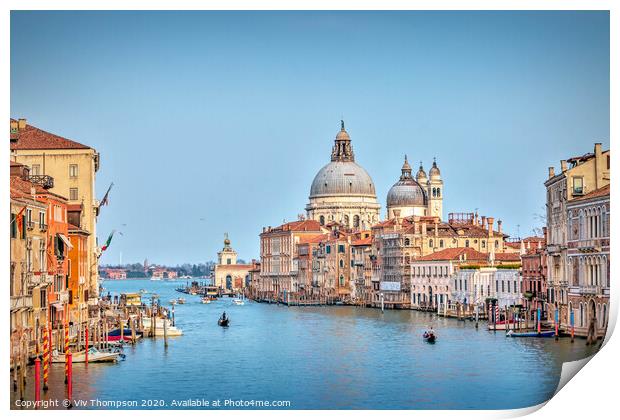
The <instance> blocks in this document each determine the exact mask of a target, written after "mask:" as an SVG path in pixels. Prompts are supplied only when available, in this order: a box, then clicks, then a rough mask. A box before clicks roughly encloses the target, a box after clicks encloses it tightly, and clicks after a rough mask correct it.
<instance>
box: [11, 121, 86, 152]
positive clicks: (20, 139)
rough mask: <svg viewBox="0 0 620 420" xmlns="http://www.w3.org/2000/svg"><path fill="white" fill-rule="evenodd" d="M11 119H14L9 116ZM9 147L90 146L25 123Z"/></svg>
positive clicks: (51, 147)
mask: <svg viewBox="0 0 620 420" xmlns="http://www.w3.org/2000/svg"><path fill="white" fill-rule="evenodd" d="M11 121H12V122H15V121H16V120H14V119H12V118H11ZM11 149H18V150H20V149H21V150H27V149H90V147H88V146H86V145H84V144H81V143H78V142H76V141H73V140H69V139H67V138H65V137H61V136H58V135H56V134H52V133H48V132H47V131H44V130H41V129H40V128H37V127H35V126H32V125H30V124H26V128H23V129H21V130H19V133H18V136H17V141H15V142H11Z"/></svg>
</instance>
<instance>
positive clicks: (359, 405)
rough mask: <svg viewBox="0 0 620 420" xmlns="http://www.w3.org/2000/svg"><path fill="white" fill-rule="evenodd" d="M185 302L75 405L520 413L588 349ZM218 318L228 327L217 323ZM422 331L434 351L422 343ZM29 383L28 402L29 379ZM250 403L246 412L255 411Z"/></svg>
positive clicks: (147, 284) (57, 386) (85, 379)
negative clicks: (170, 324) (190, 403)
mask: <svg viewBox="0 0 620 420" xmlns="http://www.w3.org/2000/svg"><path fill="white" fill-rule="evenodd" d="M184 284H185V282H180V281H179V282H162V281H150V280H123V281H106V282H105V283H104V287H105V288H106V289H107V290H106V293H107V291H109V292H110V293H112V295H114V294H120V293H121V292H135V291H138V290H139V289H146V290H147V291H148V292H149V293H150V292H156V293H158V294H159V295H160V298H161V302H162V304H163V305H166V306H168V301H169V300H170V299H172V298H175V297H179V296H180V294H179V293H177V292H176V291H175V288H177V287H179V285H184ZM147 296H150V295H147ZM143 298H144V297H143ZM185 298H186V300H187V303H186V304H185V305H178V306H176V307H175V313H176V324H177V326H178V327H179V328H181V329H182V330H183V333H184V334H183V336H182V337H174V338H170V340H169V346H168V348H167V349H166V348H164V341H163V338H158V339H149V338H145V339H143V340H141V341H140V342H139V343H138V344H137V345H135V346H133V347H132V346H126V347H125V354H126V359H125V360H124V361H122V362H120V363H117V364H113V365H111V364H90V365H89V366H88V367H86V366H84V365H83V364H76V365H74V369H73V372H74V387H73V397H74V399H81V400H93V399H98V400H99V402H98V403H97V404H98V405H99V408H103V405H104V404H107V405H108V407H107V408H114V406H115V405H116V404H117V403H116V402H117V401H135V402H136V403H137V404H138V407H136V408H142V409H148V408H167V409H169V408H175V407H173V406H171V404H173V402H174V401H185V400H188V399H194V400H197V401H209V402H210V404H211V407H212V404H213V403H212V401H216V400H220V402H221V404H222V406H221V408H241V407H238V406H237V407H233V406H230V405H229V406H225V402H226V400H234V401H239V400H243V401H245V403H244V404H252V402H251V401H269V402H271V401H288V402H290V406H288V407H286V408H291V409H508V408H521V407H527V406H532V405H536V404H539V403H541V402H544V401H545V400H547V399H549V398H550V397H551V396H552V395H553V392H554V390H555V389H556V387H557V384H558V381H559V378H560V372H561V367H562V363H563V362H566V361H572V360H577V359H581V358H584V357H587V356H589V355H591V354H593V352H594V351H595V350H596V349H595V348H593V347H588V346H586V345H585V341H584V340H580V339H576V340H575V342H574V343H571V342H570V339H568V338H561V339H560V340H559V341H557V342H556V341H555V340H553V339H544V338H520V339H517V338H507V337H505V335H504V334H503V333H502V332H497V333H494V332H490V331H487V329H486V324H485V323H481V325H480V329H479V330H476V329H475V328H474V324H473V322H470V321H466V322H462V321H457V320H454V319H444V318H438V317H436V316H435V315H432V314H428V313H421V312H416V311H406V310H402V311H395V310H392V311H385V313H383V314H382V313H381V311H380V310H376V309H368V308H356V307H348V306H331V307H307V308H297V307H291V308H287V307H285V306H278V305H267V304H259V303H255V302H248V303H246V305H244V306H236V305H233V304H232V301H231V299H228V298H223V299H220V300H218V301H216V302H213V303H211V304H208V305H205V304H202V303H201V302H200V298H199V297H198V296H185ZM223 311H226V313H227V314H229V316H230V319H231V326H230V327H229V328H221V327H219V326H218V325H217V319H218V317H219V316H220V314H221V313H222V312H223ZM431 323H432V325H433V327H434V329H435V331H436V332H437V335H438V337H439V338H438V341H437V342H436V343H435V344H428V343H425V342H424V341H423V340H422V333H423V332H424V330H425V329H426V328H428V326H429V325H430V324H431ZM597 347H598V346H597ZM63 369H64V367H63V365H62V364H54V365H53V366H52V369H51V372H50V385H51V386H50V388H51V389H50V390H49V391H48V392H47V393H46V394H42V395H43V398H44V399H59V400H62V399H64V398H65V386H64V384H63ZM28 378H29V381H28V384H27V399H30V400H32V399H33V395H34V391H33V382H34V381H33V379H32V372H29V375H28ZM11 392H12V394H11V408H16V405H15V400H16V394H15V393H14V392H13V391H12V388H11ZM143 400H148V401H147V402H143ZM88 404H89V408H97V407H93V403H92V402H89V403H88ZM161 404H164V407H161ZM254 404H255V405H253V406H252V405H248V406H247V408H259V407H258V406H257V405H256V403H254ZM259 404H260V403H259ZM284 404H286V403H284ZM211 407H207V408H211ZM60 408H62V407H60ZM202 408H204V407H202Z"/></svg>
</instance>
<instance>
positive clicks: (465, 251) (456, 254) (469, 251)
mask: <svg viewBox="0 0 620 420" xmlns="http://www.w3.org/2000/svg"><path fill="white" fill-rule="evenodd" d="M461 255H465V257H466V259H465V261H486V260H487V259H488V255H487V254H485V253H482V252H478V251H476V250H475V249H473V248H465V247H459V248H446V249H442V250H441V251H437V252H433V253H432V254H429V255H425V256H423V257H420V258H418V259H417V260H416V261H453V260H459V259H460V257H461Z"/></svg>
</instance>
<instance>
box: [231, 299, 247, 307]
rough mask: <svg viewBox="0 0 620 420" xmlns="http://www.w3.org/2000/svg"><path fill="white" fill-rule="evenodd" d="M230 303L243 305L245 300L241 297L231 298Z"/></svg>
mask: <svg viewBox="0 0 620 420" xmlns="http://www.w3.org/2000/svg"><path fill="white" fill-rule="evenodd" d="M232 303H234V304H235V305H245V301H244V300H243V299H239V298H235V299H233V300H232Z"/></svg>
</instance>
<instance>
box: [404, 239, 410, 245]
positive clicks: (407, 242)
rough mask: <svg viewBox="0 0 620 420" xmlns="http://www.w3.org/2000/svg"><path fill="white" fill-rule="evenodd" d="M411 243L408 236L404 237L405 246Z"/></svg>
mask: <svg viewBox="0 0 620 420" xmlns="http://www.w3.org/2000/svg"><path fill="white" fill-rule="evenodd" d="M409 245H411V240H410V239H409V238H405V246H409Z"/></svg>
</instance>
